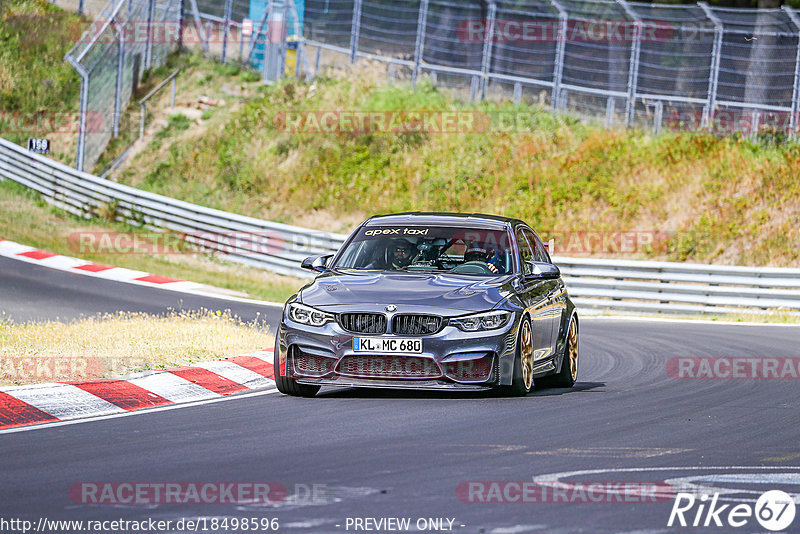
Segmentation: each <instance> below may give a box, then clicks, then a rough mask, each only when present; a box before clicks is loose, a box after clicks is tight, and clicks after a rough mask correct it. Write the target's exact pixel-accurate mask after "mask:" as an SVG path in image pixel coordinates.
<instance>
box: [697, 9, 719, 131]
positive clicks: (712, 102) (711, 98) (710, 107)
mask: <svg viewBox="0 0 800 534" xmlns="http://www.w3.org/2000/svg"><path fill="white" fill-rule="evenodd" d="M697 5H698V6H700V8H701V9H702V10H703V13H705V15H706V17H708V19H709V20H710V21H711V22H712V23H713V24H714V45H713V47H712V49H711V69H710V72H709V74H708V101H707V102H706V109H705V110H704V112H703V119H702V122H701V124H700V127H701V128H710V127H711V121H712V120H713V116H714V108H716V107H717V82H718V81H719V64H720V55H721V54H722V33H723V31H724V28H723V26H722V21H720V20H719V17H717V16H716V15H715V14H714V12H713V11H711V8H710V7H708V4H707V3H705V2H697Z"/></svg>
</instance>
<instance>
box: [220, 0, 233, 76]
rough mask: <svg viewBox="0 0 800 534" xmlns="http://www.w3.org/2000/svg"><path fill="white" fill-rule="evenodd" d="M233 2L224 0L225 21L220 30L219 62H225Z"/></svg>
mask: <svg viewBox="0 0 800 534" xmlns="http://www.w3.org/2000/svg"><path fill="white" fill-rule="evenodd" d="M232 4H233V0H225V22H224V23H223V24H224V29H223V31H222V55H221V56H220V63H223V64H224V63H225V59H226V56H227V53H228V34H229V33H230V28H231V7H232Z"/></svg>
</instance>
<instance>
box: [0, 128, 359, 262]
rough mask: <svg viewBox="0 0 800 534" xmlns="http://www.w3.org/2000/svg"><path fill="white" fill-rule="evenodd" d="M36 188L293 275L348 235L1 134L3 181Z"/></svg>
mask: <svg viewBox="0 0 800 534" xmlns="http://www.w3.org/2000/svg"><path fill="white" fill-rule="evenodd" d="M4 179H9V180H13V181H15V182H17V183H20V184H22V185H24V186H26V187H29V188H31V189H34V190H36V191H38V192H39V193H41V194H42V196H43V197H44V198H45V199H46V200H47V201H48V202H49V203H51V204H53V205H55V206H57V207H59V208H62V209H64V210H66V211H69V212H70V213H73V214H75V215H77V216H79V217H84V218H90V217H94V216H97V215H98V214H100V213H102V212H106V213H108V212H109V211H111V210H112V209H113V213H114V218H115V219H116V220H118V221H122V222H127V223H129V224H132V225H135V226H141V227H145V228H151V229H155V230H160V231H164V230H165V231H170V232H174V233H178V234H180V235H181V237H183V238H184V239H185V240H186V242H188V243H191V244H194V245H197V246H200V247H203V248H204V249H206V250H209V251H218V252H221V253H224V254H225V255H226V257H227V258H229V259H231V260H234V261H238V262H241V263H246V264H250V265H253V266H256V267H261V268H264V269H269V270H270V271H273V272H276V273H280V274H286V275H291V276H300V277H310V276H311V273H308V272H306V271H303V270H301V269H300V262H301V261H302V260H303V258H305V257H307V256H309V255H312V254H323V253H326V252H330V251H335V250H337V249H338V248H339V247H340V246H341V244H342V242H343V241H344V238H345V236H343V235H339V234H333V233H327V232H320V231H315V230H308V229H306V228H298V227H295V226H290V225H287V224H280V223H274V222H269V221H264V220H261V219H256V218H253V217H246V216H243V215H236V214H233V213H227V212H224V211H220V210H216V209H212V208H206V207H203V206H198V205H195V204H191V203H189V202H183V201H181V200H175V199H172V198H169V197H165V196H162V195H158V194H155V193H150V192H148V191H142V190H140V189H136V188H134V187H129V186H126V185H122V184H118V183H115V182H111V181H109V180H104V179H102V178H98V177H97V176H93V175H91V174H89V173H85V172H80V171H76V170H75V169H72V168H71V167H67V166H66V165H62V164H61V163H58V162H56V161H53V160H51V159H49V158H46V157H44V156H41V155H39V154H34V153H31V152H28V151H26V150H25V149H23V148H22V147H20V146H18V145H15V144H14V143H11V142H9V141H7V140H5V139H2V138H0V180H4Z"/></svg>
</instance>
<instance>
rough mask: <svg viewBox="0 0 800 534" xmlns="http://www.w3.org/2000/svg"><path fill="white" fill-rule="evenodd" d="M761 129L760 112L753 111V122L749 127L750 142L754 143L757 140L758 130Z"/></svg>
mask: <svg viewBox="0 0 800 534" xmlns="http://www.w3.org/2000/svg"><path fill="white" fill-rule="evenodd" d="M759 128H761V112H760V111H754V112H753V120H752V124H751V125H750V140H751V141H755V140H756V139H758V130H759Z"/></svg>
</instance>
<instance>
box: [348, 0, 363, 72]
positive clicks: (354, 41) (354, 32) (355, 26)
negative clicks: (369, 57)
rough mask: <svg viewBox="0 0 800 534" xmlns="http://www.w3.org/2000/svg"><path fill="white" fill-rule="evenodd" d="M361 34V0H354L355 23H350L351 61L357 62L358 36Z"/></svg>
mask: <svg viewBox="0 0 800 534" xmlns="http://www.w3.org/2000/svg"><path fill="white" fill-rule="evenodd" d="M360 35H361V0H355V1H354V2H353V23H352V24H351V25H350V63H355V62H356V52H358V38H359V36H360Z"/></svg>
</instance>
